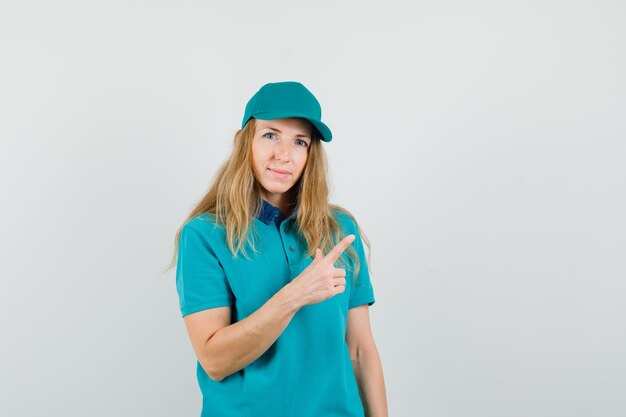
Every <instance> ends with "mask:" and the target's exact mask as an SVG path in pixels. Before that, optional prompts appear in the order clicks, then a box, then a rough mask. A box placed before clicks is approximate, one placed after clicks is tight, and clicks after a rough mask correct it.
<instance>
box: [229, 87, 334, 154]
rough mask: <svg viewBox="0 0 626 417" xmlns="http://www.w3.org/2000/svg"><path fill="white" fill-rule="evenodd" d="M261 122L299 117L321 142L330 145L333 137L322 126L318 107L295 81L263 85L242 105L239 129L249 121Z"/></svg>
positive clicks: (320, 110)
mask: <svg viewBox="0 0 626 417" xmlns="http://www.w3.org/2000/svg"><path fill="white" fill-rule="evenodd" d="M252 117H254V118H255V119H261V120H274V119H284V118H287V117H301V118H303V119H306V120H308V121H309V122H311V123H312V124H313V126H315V128H316V129H317V130H318V132H319V133H320V135H321V137H322V140H323V141H324V142H330V141H331V140H332V138H333V134H332V132H331V131H330V129H329V128H328V126H326V125H325V124H324V123H322V120H321V119H322V107H321V106H320V103H319V101H317V99H316V98H315V96H314V95H313V93H311V92H310V91H309V90H308V89H307V88H306V87H305V86H304V85H302V84H301V83H299V82H297V81H282V82H276V83H267V84H265V85H264V86H263V87H261V88H260V89H259V91H257V92H256V93H255V94H254V95H253V96H252V98H251V99H250V100H249V101H248V104H246V111H245V113H244V115H243V121H242V122H241V128H242V129H243V127H244V126H245V125H246V123H248V120H250V118H252Z"/></svg>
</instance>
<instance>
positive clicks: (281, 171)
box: [268, 168, 290, 174]
mask: <svg viewBox="0 0 626 417" xmlns="http://www.w3.org/2000/svg"><path fill="white" fill-rule="evenodd" d="M268 169H269V170H270V171H274V172H277V173H279V174H290V172H289V171H283V170H282V169H273V168H268Z"/></svg>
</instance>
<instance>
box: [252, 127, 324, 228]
mask: <svg viewBox="0 0 626 417" xmlns="http://www.w3.org/2000/svg"><path fill="white" fill-rule="evenodd" d="M273 129H275V130H273ZM277 130H278V131H279V132H278V131H277ZM312 130H313V125H312V124H311V123H309V122H308V121H307V120H305V119H300V118H295V117H291V118H286V119H276V120H260V119H257V124H256V129H255V132H254V138H253V140H252V170H253V171H254V176H255V177H256V179H257V181H258V182H259V183H260V185H261V197H263V198H264V199H265V200H266V201H267V202H268V203H270V204H272V205H273V206H274V207H278V209H279V210H280V211H282V212H283V214H284V215H286V216H289V214H291V213H290V211H291V208H289V206H288V205H287V203H288V202H289V201H290V195H289V192H290V190H292V188H293V186H294V185H295V184H296V182H298V180H299V179H300V177H301V176H302V173H303V172H304V167H305V166H306V162H307V160H308V156H309V147H310V146H311V140H312V139H311V133H312ZM270 168H273V169H279V170H283V171H287V172H289V175H287V177H285V178H278V177H277V176H275V175H274V174H272V172H271V171H270V170H269V169H270Z"/></svg>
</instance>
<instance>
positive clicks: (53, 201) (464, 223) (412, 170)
mask: <svg viewBox="0 0 626 417" xmlns="http://www.w3.org/2000/svg"><path fill="white" fill-rule="evenodd" d="M0 4H1V8H0V48H1V49H0V60H1V62H0V137H1V140H2V144H1V146H2V147H1V151H0V186H1V190H2V204H1V205H0V210H1V212H0V222H1V223H0V227H1V232H2V240H1V245H2V247H1V248H0V250H1V253H2V260H1V264H0V276H1V279H2V287H1V291H0V326H1V329H0V331H1V334H2V343H1V345H0V349H1V355H0V369H1V371H0V392H2V400H1V401H0V415H2V416H11V417H18V416H41V415H46V416H68V417H69V416H72V417H73V416H77V417H78V416H93V417H99V416H125V417H126V416H128V417H135V416H151V417H157V416H199V413H200V401H201V396H200V391H199V389H198V386H197V382H196V379H195V366H196V363H195V357H194V354H193V350H192V348H191V344H190V342H189V340H188V336H187V333H186V330H185V328H184V323H183V320H182V318H181V316H180V312H179V310H178V299H177V296H176V291H175V285H174V270H169V271H167V272H166V273H162V271H163V270H164V269H165V267H167V266H168V264H169V261H170V259H171V256H172V251H173V242H174V233H175V232H176V229H177V228H178V226H179V225H180V224H181V222H182V221H183V220H184V218H185V216H186V215H187V214H188V212H189V210H191V208H192V207H193V206H195V204H196V203H197V202H198V201H199V199H200V198H201V197H202V196H203V195H204V193H205V192H206V191H207V188H208V186H209V184H210V182H211V179H212V178H213V175H214V174H215V171H216V169H217V167H218V165H219V164H220V163H221V162H222V161H223V160H224V159H225V158H226V156H227V155H228V154H229V152H230V148H231V142H232V138H233V135H234V133H235V132H236V130H237V129H239V127H240V124H241V118H242V117H243V111H244V107H245V104H246V102H247V100H248V99H249V98H250V97H251V96H252V94H254V93H255V92H256V91H257V89H258V88H259V87H260V86H261V85H263V84H265V83H267V82H275V81H286V80H295V81H300V82H302V83H303V84H304V85H305V86H307V88H309V89H310V90H311V91H312V92H313V93H314V94H315V95H316V97H317V98H318V100H319V101H320V103H321V104H322V109H323V116H322V120H324V121H325V122H326V123H327V124H328V125H329V126H330V127H331V129H332V131H333V135H334V137H333V141H332V142H331V143H329V144H324V146H325V149H326V150H327V152H328V156H329V162H330V170H331V175H332V176H331V181H332V187H333V188H332V195H331V201H332V202H334V203H337V204H340V205H342V206H344V207H346V208H348V209H349V210H350V211H352V212H353V213H354V214H355V215H356V216H357V219H358V221H359V223H360V224H361V225H362V228H363V230H364V232H365V233H366V235H367V237H368V238H369V239H370V241H371V243H372V258H371V262H372V271H371V272H372V282H373V284H374V288H375V295H376V299H377V301H376V304H374V305H373V306H372V307H371V308H370V313H371V318H372V326H373V331H374V336H375V339H376V341H377V345H378V348H379V352H380V354H381V359H382V362H383V367H384V374H385V380H386V386H387V394H388V401H389V410H390V415H391V416H396V417H402V416H429V417H459V416H463V417H465V416H468V417H487V416H494V417H496V416H497V417H501V416H506V417H518V416H519V417H528V416H533V417H544V416H545V417H554V416H567V417H576V416H594V417H595V416H603V417H609V416H610V417H613V416H615V417H617V416H623V415H626V400H624V391H625V387H626V355H624V352H625V351H626V335H625V327H626V307H625V303H624V300H625V298H626V281H625V279H624V278H625V277H626V264H625V256H624V255H625V254H626V237H625V236H626V222H625V220H624V213H625V212H626V198H625V190H626V168H625V164H626V145H625V143H624V141H625V139H626V82H625V77H624V74H626V59H625V51H626V5H625V4H624V2H622V1H545V0H542V1H516V2H511V1H456V2H454V1H435V0H432V1H428V2H416V1H404V2H399V1H387V2H385V3H384V4H383V3H382V2H375V3H374V2H363V1H358V2H357V1H351V2H331V1H316V2H306V3H305V2H293V1H264V2H252V1H250V2H246V3H242V2H209V1H129V0H124V1H119V0H114V1H111V0H110V1H106V2H105V1H74V2H72V1H56V2H47V1H19V2H17V1H16V2H9V1H2V2H1V3H0Z"/></svg>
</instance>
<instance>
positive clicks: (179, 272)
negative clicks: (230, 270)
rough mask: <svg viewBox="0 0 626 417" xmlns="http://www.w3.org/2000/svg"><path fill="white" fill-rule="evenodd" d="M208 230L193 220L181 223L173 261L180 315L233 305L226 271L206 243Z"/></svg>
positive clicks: (208, 234)
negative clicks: (175, 262)
mask: <svg viewBox="0 0 626 417" xmlns="http://www.w3.org/2000/svg"><path fill="white" fill-rule="evenodd" d="M209 237H210V230H208V229H206V228H203V227H199V226H198V225H196V224H194V223H193V221H192V222H190V223H187V224H186V225H185V226H183V228H182V230H181V234H180V241H179V247H178V263H177V265H176V291H177V292H178V300H179V308H180V312H181V314H182V316H183V317H185V316H186V315H188V314H191V313H195V312H197V311H200V310H205V309H208V308H213V307H224V306H232V305H233V293H232V290H231V289H230V285H229V283H228V279H227V277H226V273H225V272H224V269H223V268H222V265H221V264H220V262H219V260H218V259H217V256H216V255H215V252H214V251H213V249H211V246H210V245H209Z"/></svg>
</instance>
